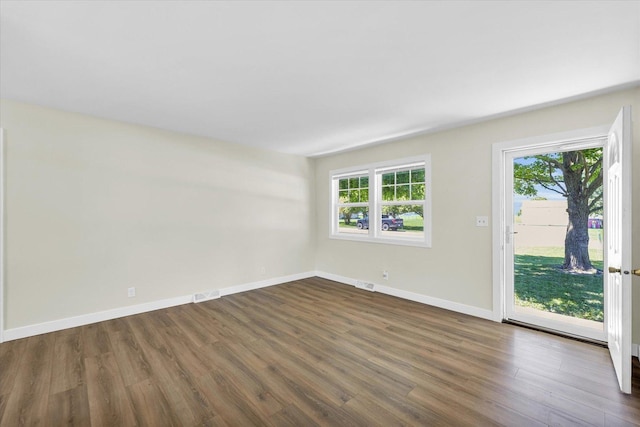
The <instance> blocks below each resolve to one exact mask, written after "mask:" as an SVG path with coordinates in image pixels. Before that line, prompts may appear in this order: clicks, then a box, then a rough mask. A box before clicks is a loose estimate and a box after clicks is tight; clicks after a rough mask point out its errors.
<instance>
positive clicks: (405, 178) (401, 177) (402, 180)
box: [396, 171, 409, 184]
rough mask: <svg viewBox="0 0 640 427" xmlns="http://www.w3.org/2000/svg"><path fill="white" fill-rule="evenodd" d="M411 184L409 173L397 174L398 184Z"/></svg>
mask: <svg viewBox="0 0 640 427" xmlns="http://www.w3.org/2000/svg"><path fill="white" fill-rule="evenodd" d="M408 183H409V171H403V172H397V173H396V184H408Z"/></svg>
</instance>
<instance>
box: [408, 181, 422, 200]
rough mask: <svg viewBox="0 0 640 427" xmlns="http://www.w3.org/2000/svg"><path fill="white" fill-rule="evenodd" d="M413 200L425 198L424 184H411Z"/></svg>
mask: <svg viewBox="0 0 640 427" xmlns="http://www.w3.org/2000/svg"><path fill="white" fill-rule="evenodd" d="M411 200H424V184H411Z"/></svg>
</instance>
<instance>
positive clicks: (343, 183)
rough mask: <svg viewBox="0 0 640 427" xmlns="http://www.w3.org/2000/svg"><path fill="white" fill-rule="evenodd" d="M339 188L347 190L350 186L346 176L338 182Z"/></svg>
mask: <svg viewBox="0 0 640 427" xmlns="http://www.w3.org/2000/svg"><path fill="white" fill-rule="evenodd" d="M338 188H339V189H340V190H346V189H347V188H349V181H348V180H347V179H346V178H345V179H341V180H340V182H339V183H338Z"/></svg>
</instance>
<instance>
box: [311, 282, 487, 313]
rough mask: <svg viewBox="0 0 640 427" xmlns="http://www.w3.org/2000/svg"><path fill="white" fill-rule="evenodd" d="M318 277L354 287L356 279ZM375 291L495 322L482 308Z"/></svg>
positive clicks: (386, 290) (379, 287) (393, 290)
mask: <svg viewBox="0 0 640 427" xmlns="http://www.w3.org/2000/svg"><path fill="white" fill-rule="evenodd" d="M316 275H317V276H318V277H322V278H323V279H328V280H333V281H334V282H340V283H344V284H347V285H351V286H356V284H357V283H356V282H357V280H356V279H351V278H349V277H344V276H339V275H337V274H331V273H325V272H324V271H316ZM374 285H375V291H376V292H380V293H381V294H386V295H391V296H394V297H398V298H402V299H406V300H410V301H415V302H419V303H422V304H426V305H432V306H434V307H439V308H444V309H445V310H450V311H455V312H457V313H462V314H468V315H469V316H473V317H480V318H482V319H487V320H495V318H494V314H493V311H492V310H487V309H484V308H478V307H473V306H471V305H466V304H461V303H458V302H454V301H449V300H444V299H440V298H434V297H430V296H427V295H423V294H418V293H415V292H410V291H404V290H402V289H397V288H392V287H390V286H384V285H379V284H377V283H374Z"/></svg>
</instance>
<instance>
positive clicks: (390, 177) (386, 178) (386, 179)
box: [382, 172, 396, 185]
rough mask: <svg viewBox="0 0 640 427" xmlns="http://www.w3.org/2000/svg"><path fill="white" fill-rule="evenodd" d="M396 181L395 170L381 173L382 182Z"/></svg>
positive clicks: (390, 182)
mask: <svg viewBox="0 0 640 427" xmlns="http://www.w3.org/2000/svg"><path fill="white" fill-rule="evenodd" d="M395 183H396V174H395V172H391V173H385V174H382V184H383V185H387V184H395Z"/></svg>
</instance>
